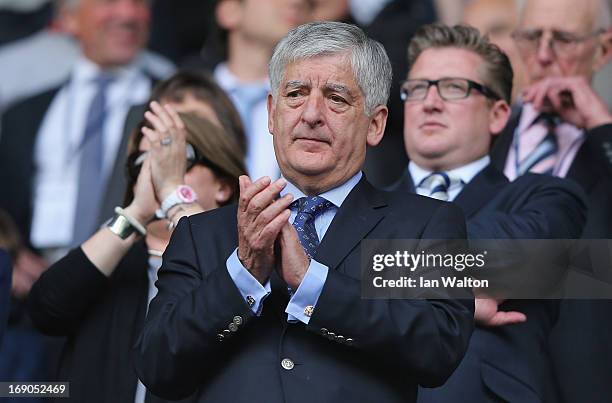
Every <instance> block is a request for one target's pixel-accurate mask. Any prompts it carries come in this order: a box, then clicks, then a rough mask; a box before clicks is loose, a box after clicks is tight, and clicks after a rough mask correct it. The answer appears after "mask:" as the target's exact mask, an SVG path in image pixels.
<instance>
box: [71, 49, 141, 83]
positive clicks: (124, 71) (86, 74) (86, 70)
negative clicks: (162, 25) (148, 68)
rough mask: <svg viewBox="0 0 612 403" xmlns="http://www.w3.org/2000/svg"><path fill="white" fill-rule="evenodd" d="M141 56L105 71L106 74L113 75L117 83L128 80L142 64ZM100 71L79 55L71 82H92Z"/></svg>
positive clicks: (92, 63)
mask: <svg viewBox="0 0 612 403" xmlns="http://www.w3.org/2000/svg"><path fill="white" fill-rule="evenodd" d="M141 56H142V55H138V56H137V57H136V58H135V59H134V60H133V61H132V62H131V63H129V64H127V65H124V66H120V67H115V68H113V69H109V70H107V72H108V73H111V74H113V75H114V76H115V77H116V79H117V81H122V80H125V79H127V80H130V79H131V78H133V77H134V76H135V75H136V74H138V71H139V67H141V63H142V57H141ZM101 72H102V69H101V68H100V66H98V65H97V64H96V63H94V62H92V61H91V60H89V59H87V58H86V57H85V56H83V55H81V56H79V58H78V59H77V61H76V63H75V66H74V70H73V73H72V80H74V81H75V82H77V83H79V84H86V83H90V82H92V81H93V80H94V79H95V78H96V77H97V76H98V75H99V74H100V73H101Z"/></svg>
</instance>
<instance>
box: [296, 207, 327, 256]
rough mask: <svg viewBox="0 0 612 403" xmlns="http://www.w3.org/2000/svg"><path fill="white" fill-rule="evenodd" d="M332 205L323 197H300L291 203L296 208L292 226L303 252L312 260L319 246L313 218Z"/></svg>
mask: <svg viewBox="0 0 612 403" xmlns="http://www.w3.org/2000/svg"><path fill="white" fill-rule="evenodd" d="M332 205H333V204H332V203H331V202H330V201H328V200H326V199H324V198H323V197H319V196H313V197H300V198H299V199H297V200H296V201H294V202H293V203H292V206H294V207H296V206H297V208H298V212H297V215H296V216H295V220H293V226H294V227H295V230H296V231H297V234H298V237H299V239H300V243H301V244H302V247H303V248H304V252H306V254H307V255H308V257H309V258H311V259H314V257H315V255H316V252H317V246H319V237H318V236H317V230H316V229H315V225H314V221H315V218H316V217H317V216H318V215H320V214H322V213H323V212H325V211H326V210H327V209H329V208H330V207H331V206H332Z"/></svg>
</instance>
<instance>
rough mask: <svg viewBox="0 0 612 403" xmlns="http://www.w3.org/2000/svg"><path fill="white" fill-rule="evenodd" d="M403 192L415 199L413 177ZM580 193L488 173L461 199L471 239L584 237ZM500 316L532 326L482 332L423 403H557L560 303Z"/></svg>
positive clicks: (508, 307) (548, 181)
mask: <svg viewBox="0 0 612 403" xmlns="http://www.w3.org/2000/svg"><path fill="white" fill-rule="evenodd" d="M397 186H398V187H399V188H401V189H404V190H405V191H409V192H414V191H415V188H414V183H413V181H412V178H411V177H410V175H409V174H408V173H406V174H405V176H404V177H403V179H402V180H401V181H400V182H399V183H398V184H397ZM583 198H584V197H583V193H582V191H581V190H580V188H579V187H578V186H577V185H575V184H574V183H571V182H570V181H565V180H563V179H558V178H552V177H547V176H543V175H535V174H528V175H525V176H523V177H521V178H519V179H517V180H516V181H514V182H512V183H511V182H509V181H508V179H507V178H506V177H505V176H504V175H503V174H502V173H501V172H500V171H498V170H497V169H495V168H493V167H492V166H490V165H489V166H488V167H486V168H485V169H483V170H482V171H481V172H480V173H478V174H477V175H476V176H475V177H474V178H473V179H472V180H471V181H470V182H469V183H468V184H467V185H466V186H465V187H464V188H463V189H462V191H461V192H460V193H459V195H458V196H457V197H456V198H455V200H454V203H456V204H457V205H458V206H459V207H460V208H461V209H462V210H463V212H464V213H465V216H466V220H467V229H468V237H469V238H470V239H549V238H550V239H552V238H560V239H564V238H570V239H571V238H578V237H579V236H580V233H581V231H582V228H583V225H584V216H585V209H586V207H585V204H584V200H583ZM500 310H504V311H520V312H523V313H524V314H525V315H527V322H524V323H521V324H516V325H508V326H501V327H480V326H477V327H476V329H475V330H474V334H473V336H472V339H471V340H470V346H469V348H468V352H467V354H466V356H465V358H464V360H463V361H462V363H461V365H460V366H459V368H458V369H457V371H456V372H455V373H454V374H453V375H452V376H451V378H450V379H449V381H448V382H447V383H446V384H445V385H444V386H442V387H441V388H436V389H421V391H420V392H419V400H418V401H419V402H420V403H425V402H427V403H429V402H432V403H433V402H436V403H447V402H448V403H450V402H452V403H457V402H465V403H472V402H489V401H506V402H521V403H526V402H548V401H550V402H554V401H556V400H555V394H556V389H555V386H554V378H553V375H552V370H551V367H550V360H549V357H548V348H547V346H548V335H549V333H550V329H551V327H552V326H553V324H554V322H555V320H556V318H557V311H558V302H556V301H544V300H543V301H532V300H507V301H505V302H504V303H503V304H501V305H500Z"/></svg>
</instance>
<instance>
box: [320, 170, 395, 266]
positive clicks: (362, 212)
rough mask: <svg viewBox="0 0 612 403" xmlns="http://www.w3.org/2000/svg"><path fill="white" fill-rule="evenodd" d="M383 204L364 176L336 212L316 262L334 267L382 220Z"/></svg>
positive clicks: (384, 202)
mask: <svg viewBox="0 0 612 403" xmlns="http://www.w3.org/2000/svg"><path fill="white" fill-rule="evenodd" d="M386 206H387V203H386V201H385V200H384V197H383V196H382V194H381V192H380V191H378V190H376V189H374V187H372V185H370V184H369V182H368V181H367V180H366V179H365V176H364V177H363V178H362V179H361V181H359V183H358V184H357V185H356V186H355V188H353V190H352V191H351V193H349V195H348V196H347V198H346V200H344V203H342V206H341V207H340V209H339V210H338V212H337V213H336V216H335V217H334V219H333V221H332V223H331V225H330V226H329V229H328V230H327V232H326V234H325V236H324V237H323V240H322V241H321V244H320V245H319V248H318V249H317V261H320V262H321V263H323V264H325V265H326V266H327V267H329V268H330V269H336V268H337V267H338V265H339V264H340V263H341V262H342V260H343V259H344V258H345V257H346V256H347V255H348V254H349V253H350V252H351V250H353V249H354V248H355V246H356V245H357V244H358V243H359V242H361V240H362V239H364V238H365V237H366V235H367V234H368V233H369V232H370V231H371V230H372V229H373V228H374V227H375V226H376V224H378V222H380V220H382V218H383V217H384V216H385V213H386V209H385V208H384V207H386Z"/></svg>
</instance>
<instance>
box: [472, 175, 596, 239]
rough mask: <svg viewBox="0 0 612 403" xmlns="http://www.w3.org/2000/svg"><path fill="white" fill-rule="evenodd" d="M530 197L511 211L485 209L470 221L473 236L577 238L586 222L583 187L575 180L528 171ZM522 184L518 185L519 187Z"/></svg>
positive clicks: (481, 237) (495, 237) (521, 180)
mask: <svg viewBox="0 0 612 403" xmlns="http://www.w3.org/2000/svg"><path fill="white" fill-rule="evenodd" d="M521 182H523V183H525V186H523V189H524V190H525V193H526V197H524V199H523V200H522V202H521V203H517V204H516V206H513V208H512V210H510V211H491V212H482V213H480V214H478V215H477V216H475V217H474V218H472V219H470V220H469V222H468V234H469V237H470V238H473V239H577V238H580V235H581V233H582V229H583V228H584V224H585V222H586V210H587V207H586V202H585V195H584V192H583V191H582V189H581V188H580V187H579V186H578V185H577V184H575V183H574V182H572V181H569V180H566V179H559V178H554V177H550V176H542V175H535V174H527V175H524V176H522V177H520V178H518V179H517V180H516V181H515V182H514V184H519V183H521ZM517 187H518V186H517Z"/></svg>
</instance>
